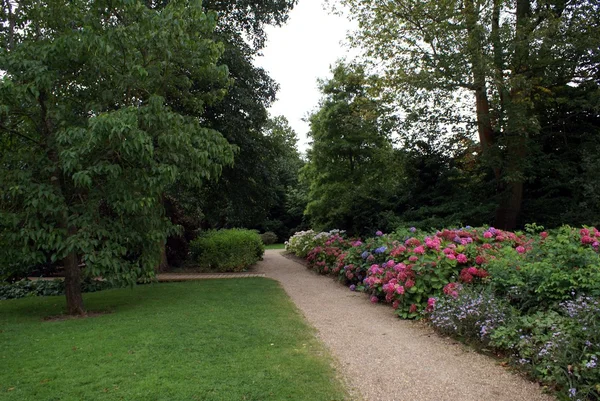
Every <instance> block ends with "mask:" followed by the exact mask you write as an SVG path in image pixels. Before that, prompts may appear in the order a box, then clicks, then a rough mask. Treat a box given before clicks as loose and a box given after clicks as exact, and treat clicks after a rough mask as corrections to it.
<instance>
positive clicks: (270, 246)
mask: <svg viewBox="0 0 600 401" xmlns="http://www.w3.org/2000/svg"><path fill="white" fill-rule="evenodd" d="M265 249H285V244H271V245H265Z"/></svg>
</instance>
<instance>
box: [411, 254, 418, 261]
mask: <svg viewBox="0 0 600 401" xmlns="http://www.w3.org/2000/svg"><path fill="white" fill-rule="evenodd" d="M408 260H410V261H411V262H416V261H417V260H419V258H418V257H416V256H414V255H413V256H411V257H410V258H408Z"/></svg>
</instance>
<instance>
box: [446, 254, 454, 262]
mask: <svg viewBox="0 0 600 401" xmlns="http://www.w3.org/2000/svg"><path fill="white" fill-rule="evenodd" d="M446 257H447V258H448V259H450V260H456V256H454V254H453V253H447V254H446Z"/></svg>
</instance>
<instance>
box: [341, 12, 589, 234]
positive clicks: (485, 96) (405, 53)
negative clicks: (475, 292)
mask: <svg viewBox="0 0 600 401" xmlns="http://www.w3.org/2000/svg"><path fill="white" fill-rule="evenodd" d="M343 3H344V4H346V5H348V6H349V7H350V10H351V11H350V12H351V15H352V16H353V17H355V18H356V19H357V20H358V22H359V27H360V28H359V31H358V33H357V35H356V36H355V38H354V40H355V43H356V44H359V45H361V46H362V47H363V48H365V49H366V50H367V53H368V56H369V57H371V58H372V59H375V60H377V61H378V62H380V63H381V64H380V66H381V67H382V68H383V69H384V71H385V76H386V79H387V85H386V88H387V89H388V90H391V91H395V92H396V94H397V95H398V97H403V96H410V97H411V98H412V99H418V98H419V97H420V96H421V95H422V94H423V92H425V93H427V94H429V95H430V96H431V97H428V96H427V95H425V97H426V101H428V104H429V106H430V107H432V108H439V106H440V103H441V106H442V107H443V106H444V105H443V102H444V98H445V97H446V98H448V97H449V96H450V94H452V93H457V91H462V92H463V93H468V94H470V96H471V98H472V100H471V101H472V110H473V113H472V115H473V116H474V119H475V121H474V123H475V126H476V128H477V133H478V136H479V143H480V149H479V151H478V153H479V154H481V155H482V157H483V159H484V161H485V162H486V163H487V165H488V166H489V169H490V173H491V174H493V177H494V179H495V181H496V187H497V190H496V191H497V194H498V195H499V199H500V201H499V205H498V207H497V212H496V218H495V220H496V221H495V224H496V225H497V226H499V227H503V228H514V227H515V226H516V225H517V224H518V222H519V216H520V214H521V208H522V203H523V193H524V185H525V183H526V182H528V181H530V180H532V179H534V178H535V177H532V176H530V175H528V172H529V174H530V173H531V172H532V170H531V168H530V163H531V157H530V156H531V154H532V153H531V152H532V147H535V146H536V141H537V138H538V136H539V134H540V132H541V131H542V130H543V129H546V128H547V127H546V126H544V125H543V120H544V115H545V113H546V111H547V110H548V109H547V108H540V107H539V105H540V104H545V105H546V106H548V105H551V109H554V110H556V106H558V104H557V103H556V102H557V101H559V99H560V97H561V96H560V94H561V92H563V91H564V90H565V88H566V87H568V86H577V87H580V88H584V87H585V88H587V90H586V93H587V95H588V100H587V101H583V102H581V103H580V104H579V107H580V108H583V109H587V110H589V111H590V112H592V113H598V111H597V108H596V107H597V105H596V104H595V103H594V102H590V101H589V100H590V99H592V98H596V97H597V94H598V82H599V78H598V77H599V68H598V66H599V65H600V51H599V50H598V49H600V34H599V30H600V22H599V21H600V19H599V17H598V16H599V12H600V11H599V8H598V5H597V4H596V3H595V2H590V1H583V0H578V1H575V0H574V1H552V0H549V1H534V0H515V1H510V2H509V1H501V0H461V1H456V0H441V1H437V0H436V1H428V0H403V1H398V2H389V1H371V0H343ZM430 99H431V100H430ZM593 110H595V111H593ZM409 111H410V110H409ZM433 115H434V116H439V114H438V113H434V114H433ZM421 116H422V118H423V119H427V118H428V117H429V116H428V115H421ZM449 123H454V124H455V126H459V124H456V123H460V122H459V121H449Z"/></svg>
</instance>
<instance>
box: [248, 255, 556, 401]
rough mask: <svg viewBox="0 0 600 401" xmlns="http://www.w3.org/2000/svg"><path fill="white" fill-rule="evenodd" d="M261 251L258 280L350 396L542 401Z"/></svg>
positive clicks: (380, 400)
mask: <svg viewBox="0 0 600 401" xmlns="http://www.w3.org/2000/svg"><path fill="white" fill-rule="evenodd" d="M281 253H282V251H280V250H267V251H266V253H265V256H264V260H263V261H261V262H259V263H258V265H257V272H262V273H265V274H266V276H267V277H269V278H272V279H275V280H277V281H279V282H280V283H281V285H282V286H283V288H284V289H285V291H286V292H287V293H288V295H289V296H290V297H291V298H292V300H293V301H294V303H295V304H296V305H297V306H298V308H299V309H300V310H301V311H302V313H303V314H304V316H305V317H306V319H307V320H308V322H309V323H310V324H312V325H313V326H314V327H315V328H316V329H317V330H318V337H319V338H320V339H321V340H322V341H323V342H324V343H325V345H326V346H327V347H328V348H329V349H330V350H331V352H332V354H333V355H334V357H335V358H336V359H337V361H338V363H339V367H338V370H339V371H340V373H341V375H342V376H343V378H344V380H345V381H346V383H347V385H348V386H349V387H350V390H351V391H352V392H353V395H354V396H356V397H357V398H359V397H362V398H363V399H364V400H368V401H446V400H448V401H492V400H493V401H542V400H543V401H549V400H554V398H553V397H550V396H549V395H546V394H543V393H542V390H541V388H540V386H539V385H537V384H535V383H532V382H529V381H527V380H525V379H523V378H521V377H520V376H518V375H516V374H514V373H511V372H510V371H508V370H507V369H506V368H504V367H502V366H500V365H499V364H498V362H497V361H496V360H494V359H493V358H491V357H487V356H485V355H481V354H479V353H477V352H475V351H473V350H470V349H468V348H467V347H465V346H463V345H462V344H459V343H457V342H456V341H453V340H451V339H447V338H442V337H441V336H439V335H437V334H436V333H435V332H433V331H432V330H431V329H430V328H429V327H427V326H425V325H424V324H422V323H420V322H414V321H406V320H400V319H398V318H397V317H396V316H395V315H394V313H393V310H392V308H390V307H389V306H387V305H381V304H372V303H370V302H369V301H368V298H367V297H366V295H365V294H361V293H356V292H351V291H349V290H348V288H346V287H345V286H343V285H341V284H339V283H337V282H336V281H334V280H332V279H330V278H326V277H323V276H319V275H317V274H315V273H314V272H312V271H309V270H308V269H306V267H304V266H303V265H301V264H300V263H298V262H295V261H293V260H290V259H287V258H285V257H283V256H282V255H281Z"/></svg>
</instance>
